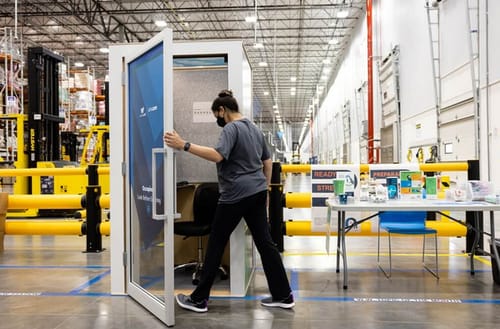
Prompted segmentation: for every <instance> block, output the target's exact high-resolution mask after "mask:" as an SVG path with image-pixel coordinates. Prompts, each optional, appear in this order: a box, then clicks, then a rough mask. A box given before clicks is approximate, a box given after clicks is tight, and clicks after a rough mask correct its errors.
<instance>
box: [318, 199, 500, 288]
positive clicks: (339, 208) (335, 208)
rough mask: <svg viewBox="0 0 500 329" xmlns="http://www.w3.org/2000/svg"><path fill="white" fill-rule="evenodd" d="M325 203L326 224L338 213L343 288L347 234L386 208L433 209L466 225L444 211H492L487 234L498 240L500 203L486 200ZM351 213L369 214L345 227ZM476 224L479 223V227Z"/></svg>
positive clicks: (494, 252) (494, 253)
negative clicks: (496, 218) (497, 222)
mask: <svg viewBox="0 0 500 329" xmlns="http://www.w3.org/2000/svg"><path fill="white" fill-rule="evenodd" d="M326 205H327V207H328V214H327V227H328V228H329V227H331V225H330V224H331V221H332V212H333V213H334V212H337V214H338V216H337V254H336V255H337V272H339V271H340V269H339V266H340V258H342V265H343V285H344V289H347V282H348V266H347V246H346V243H345V237H346V234H348V232H349V231H350V230H351V229H352V228H353V227H354V226H355V225H359V224H360V223H361V222H363V221H365V220H369V219H371V218H374V217H376V215H377V214H378V213H379V212H383V211H433V212H436V213H439V214H441V216H445V217H448V218H450V219H451V220H453V221H457V222H459V223H461V224H463V225H466V224H465V223H463V222H462V221H459V220H457V219H455V218H453V217H452V216H450V215H449V214H447V213H446V214H445V213H444V212H445V211H446V212H448V211H450V212H464V213H465V212H473V213H475V214H477V213H479V212H483V211H486V212H489V217H490V231H491V232H489V233H488V234H489V235H490V237H491V241H496V240H495V239H496V238H495V215H494V212H495V211H500V204H493V203H488V202H484V201H464V202H455V201H446V200H428V199H420V200H387V201H385V202H372V201H359V200H354V201H353V202H350V203H347V204H341V203H339V202H338V199H336V198H329V199H327V200H326ZM349 212H356V213H359V212H362V213H365V214H367V216H366V217H364V218H361V219H358V220H356V222H355V223H351V224H349V225H347V226H346V214H347V213H349ZM476 227H477V226H476ZM329 233H330V232H328V231H327V234H326V246H327V249H328V250H329V248H330V234H329ZM480 233H484V232H478V231H477V230H476V231H475V242H476V243H474V245H477V241H478V240H479V234H480ZM475 252H476V248H473V249H472V252H471V255H470V266H471V273H472V274H473V273H474V263H473V260H474V255H475ZM491 257H492V260H494V261H493V264H494V265H495V266H496V267H497V268H493V271H495V270H499V271H500V259H499V254H498V252H497V249H496V248H492V253H491Z"/></svg>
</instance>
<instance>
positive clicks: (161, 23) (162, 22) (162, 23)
mask: <svg viewBox="0 0 500 329" xmlns="http://www.w3.org/2000/svg"><path fill="white" fill-rule="evenodd" d="M155 25H156V26H158V27H166V26H167V22H166V21H165V20H164V19H157V20H155Z"/></svg>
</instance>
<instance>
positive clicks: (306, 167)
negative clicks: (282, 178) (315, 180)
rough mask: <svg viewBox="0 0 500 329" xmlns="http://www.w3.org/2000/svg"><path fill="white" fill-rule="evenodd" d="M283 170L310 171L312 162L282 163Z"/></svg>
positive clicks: (290, 171) (287, 171)
mask: <svg viewBox="0 0 500 329" xmlns="http://www.w3.org/2000/svg"><path fill="white" fill-rule="evenodd" d="M281 172H282V173H284V174H287V173H310V172H311V165H310V164H300V165H299V164H296V165H294V164H282V165H281Z"/></svg>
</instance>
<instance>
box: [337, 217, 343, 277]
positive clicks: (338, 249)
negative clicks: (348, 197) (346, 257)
mask: <svg viewBox="0 0 500 329" xmlns="http://www.w3.org/2000/svg"><path fill="white" fill-rule="evenodd" d="M340 213H341V212H340V211H338V212H337V271H336V272H337V273H339V272H340V254H341V253H342V251H341V250H340V242H341V241H342V235H341V233H340V232H341V230H340V228H341V226H340Z"/></svg>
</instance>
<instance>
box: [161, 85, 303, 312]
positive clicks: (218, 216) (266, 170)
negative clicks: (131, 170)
mask: <svg viewBox="0 0 500 329" xmlns="http://www.w3.org/2000/svg"><path fill="white" fill-rule="evenodd" d="M212 112H213V114H214V116H215V118H216V120H217V124H218V125H219V126H220V127H222V132H221V134H220V136H219V141H218V143H217V146H216V147H215V148H213V147H208V146H203V145H198V144H194V143H190V142H188V141H186V140H184V139H183V138H182V137H181V136H179V134H178V133H177V132H175V131H171V132H166V133H165V134H164V136H163V139H164V142H165V144H166V145H167V146H169V147H171V148H174V149H177V150H184V151H186V152H189V153H191V154H193V155H195V156H198V157H200V158H203V159H205V160H208V161H212V162H215V163H216V166H217V175H218V181H219V191H220V198H219V201H218V204H217V210H216V212H215V218H214V221H213V224H212V231H211V232H210V236H209V238H208V246H207V249H206V254H205V260H204V264H203V269H202V273H201V277H200V282H199V284H198V286H197V287H196V288H195V289H194V291H193V292H192V293H191V294H190V295H184V294H178V295H177V296H176V301H177V304H178V305H179V306H180V307H182V308H184V309H187V310H191V311H194V312H199V313H202V312H207V311H208V306H207V305H208V300H209V296H210V290H211V288H212V285H213V283H214V280H215V277H216V274H217V271H218V268H219V265H220V263H221V260H222V255H223V253H224V249H225V246H226V244H227V242H228V241H229V237H230V235H231V233H232V232H233V230H234V229H235V228H236V226H237V225H238V224H239V222H240V220H241V218H244V220H245V222H246V224H247V226H248V228H249V229H250V232H251V234H252V238H253V240H254V242H255V246H256V247H257V251H258V252H259V254H260V257H261V260H262V267H263V268H264V273H265V276H266V279H267V284H268V286H269V291H270V293H271V296H270V297H268V298H264V299H262V300H261V305H263V306H268V307H281V308H286V309H288V308H292V307H294V306H295V302H294V299H293V294H292V290H291V288H290V284H289V281H288V277H287V275H286V271H285V267H284V265H283V261H282V259H281V255H280V253H279V251H278V248H277V246H276V244H275V243H274V242H273V240H272V238H271V234H270V232H269V226H268V222H267V212H266V206H267V200H268V186H269V183H270V180H271V171H272V160H271V156H270V153H269V150H268V148H267V145H266V142H265V139H264V134H263V133H262V131H260V129H259V128H258V127H257V126H256V125H255V124H254V123H252V122H251V121H250V120H249V119H247V118H245V117H244V116H243V115H242V114H241V113H240V112H239V108H238V102H237V101H236V99H235V98H234V97H233V93H232V92H231V91H230V90H223V91H221V92H220V93H219V95H218V97H217V98H216V99H215V100H214V101H213V103H212Z"/></svg>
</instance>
